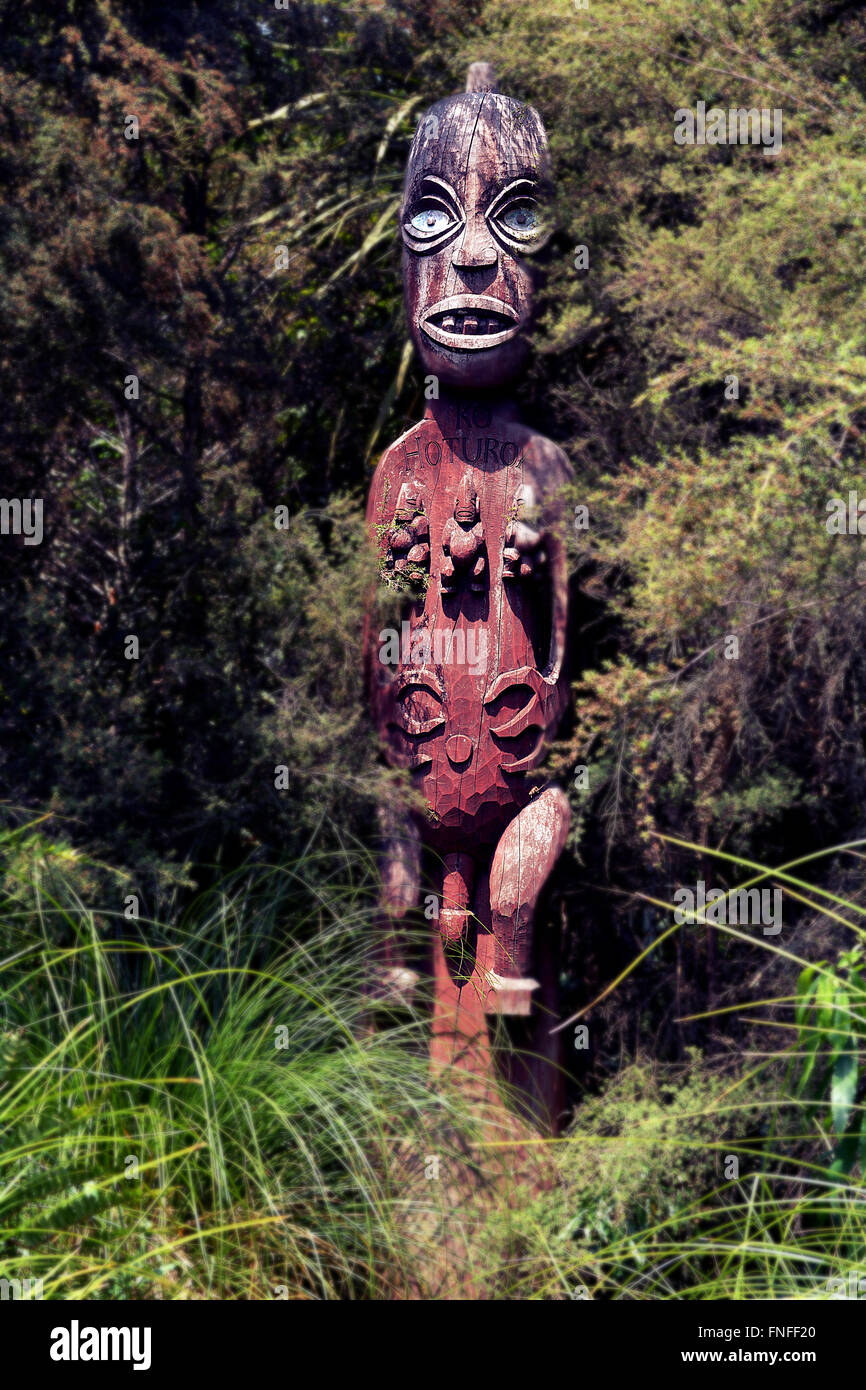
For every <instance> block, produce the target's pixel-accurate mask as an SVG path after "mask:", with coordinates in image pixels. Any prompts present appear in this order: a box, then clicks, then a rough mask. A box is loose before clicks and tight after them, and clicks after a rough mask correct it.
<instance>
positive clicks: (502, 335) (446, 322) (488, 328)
mask: <svg viewBox="0 0 866 1390" xmlns="http://www.w3.org/2000/svg"><path fill="white" fill-rule="evenodd" d="M421 327H422V329H423V330H424V332H425V333H426V334H427V336H428V338H432V339H433V341H434V342H436V343H442V344H443V345H444V346H445V347H448V348H451V349H452V351H454V352H478V351H479V350H481V349H484V348H493V347H498V346H499V344H500V343H507V342H508V339H509V338H513V337H514V335H515V334H516V332H517V330H518V328H519V327H520V324H519V322H518V318H517V314H516V313H515V312H514V310H513V309H512V308H511V306H510V305H509V304H505V303H503V301H502V300H501V299H493V298H492V296H491V295H487V294H454V295H451V297H450V298H449V299H440V300H439V302H438V304H434V305H433V306H432V308H430V309H428V310H427V313H426V314H425V315H424V318H423V319H422V321H421Z"/></svg>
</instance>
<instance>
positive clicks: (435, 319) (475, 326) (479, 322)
mask: <svg viewBox="0 0 866 1390" xmlns="http://www.w3.org/2000/svg"><path fill="white" fill-rule="evenodd" d="M430 322H431V323H432V324H434V325H435V326H436V327H438V328H441V329H442V330H443V331H444V332H446V333H453V334H455V336H458V337H463V336H469V337H473V338H475V337H483V336H486V335H487V334H489V333H502V332H504V331H505V330H506V329H508V328H512V327H513V326H514V325H513V323H512V322H511V321H510V320H509V319H507V318H506V317H505V315H504V314H501V315H493V314H479V313H478V312H477V311H476V310H469V309H454V310H449V311H448V312H447V313H445V314H434V315H433V316H432V318H431V319H430Z"/></svg>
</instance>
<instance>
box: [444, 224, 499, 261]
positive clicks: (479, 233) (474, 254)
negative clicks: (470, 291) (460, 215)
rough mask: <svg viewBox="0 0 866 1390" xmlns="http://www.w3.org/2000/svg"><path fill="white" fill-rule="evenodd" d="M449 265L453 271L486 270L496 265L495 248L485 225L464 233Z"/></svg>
mask: <svg viewBox="0 0 866 1390" xmlns="http://www.w3.org/2000/svg"><path fill="white" fill-rule="evenodd" d="M451 264H452V265H453V266H454V269H455V270H487V269H488V268H489V267H490V266H492V265H496V247H495V246H494V245H493V242H492V241H491V240H490V233H489V232H488V230H487V226H486V224H483V225H482V226H481V227H479V228H478V229H477V230H472V229H470V230H468V231H467V232H466V234H465V236H464V237H463V240H462V242H460V243H458V245H457V246H455V248H454V255H453V256H452V257H451Z"/></svg>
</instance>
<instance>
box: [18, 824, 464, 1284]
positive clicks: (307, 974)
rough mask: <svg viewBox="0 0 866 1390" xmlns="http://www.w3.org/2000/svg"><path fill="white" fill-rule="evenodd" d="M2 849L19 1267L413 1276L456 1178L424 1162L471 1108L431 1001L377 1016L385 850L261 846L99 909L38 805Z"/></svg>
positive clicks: (459, 1139) (293, 1280)
mask: <svg viewBox="0 0 866 1390" xmlns="http://www.w3.org/2000/svg"><path fill="white" fill-rule="evenodd" d="M0 864H2V866H3V875H4V877H3V890H2V901H0V1278H8V1279H10V1280H12V1279H25V1278H28V1277H30V1278H33V1279H41V1280H42V1289H43V1296H44V1297H46V1298H50V1297H60V1298H99V1297H122V1298H286V1297H288V1298H335V1297H342V1298H370V1297H378V1298H387V1297H405V1296H408V1294H409V1293H410V1292H417V1291H418V1289H419V1281H420V1282H423V1276H422V1274H421V1273H419V1271H420V1270H422V1269H423V1265H424V1259H425V1254H424V1251H423V1249H422V1248H420V1247H419V1243H418V1235H417V1233H418V1231H419V1230H420V1231H421V1241H422V1245H423V1234H424V1231H425V1230H428V1229H429V1230H430V1231H432V1229H433V1226H432V1225H431V1223H430V1221H429V1220H428V1219H427V1218H428V1216H429V1213H430V1211H431V1210H432V1209H433V1208H434V1207H435V1206H436V1203H437V1201H440V1200H441V1198H440V1194H441V1193H442V1192H443V1185H442V1184H436V1183H433V1182H427V1183H426V1184H424V1182H423V1180H422V1181H420V1182H419V1181H418V1180H417V1178H418V1174H419V1173H420V1174H421V1175H422V1179H423V1168H424V1156H425V1155H427V1154H428V1153H429V1152H431V1150H432V1151H434V1152H435V1153H437V1154H439V1155H444V1154H446V1153H447V1152H448V1151H449V1147H450V1146H453V1145H457V1147H458V1148H459V1150H460V1152H461V1154H465V1152H466V1151H467V1145H468V1144H469V1143H471V1140H470V1138H469V1137H468V1136H469V1129H470V1128H471V1122H470V1121H469V1119H468V1117H467V1115H466V1113H465V1111H464V1110H462V1109H461V1103H460V1099H459V1094H455V1093H454V1092H453V1091H449V1089H448V1087H447V1085H445V1084H440V1085H438V1086H437V1087H436V1088H435V1089H434V1088H433V1087H431V1085H430V1083H429V1079H428V1076H427V1065H426V1055H425V1047H424V1030H423V1020H422V1018H421V1017H415V1018H412V1017H404V1018H403V1021H402V1022H399V1021H397V1022H393V1023H392V1026H391V1027H390V1028H387V1029H384V1030H379V1031H375V1032H373V1031H371V1030H369V1029H368V1028H367V1027H366V1026H365V1024H366V1021H365V1018H364V1015H363V990H362V988H361V984H362V981H363V978H364V975H365V972H366V969H367V963H368V949H369V939H370V931H371V924H370V904H371V900H372V898H371V891H370V890H371V885H372V883H373V869H372V866H371V865H370V864H369V863H367V862H366V861H365V860H364V859H363V857H362V856H360V855H356V854H353V855H346V856H337V857H335V859H334V860H333V861H323V860H315V859H314V857H312V856H311V857H310V858H309V859H308V861H307V862H306V863H305V865H303V866H301V868H291V867H289V868H283V869H269V868H250V869H247V870H245V871H244V872H243V873H240V874H238V875H236V876H235V877H234V878H232V879H229V880H227V881H225V882H222V883H221V884H220V885H219V886H218V887H217V888H215V889H212V890H210V891H209V892H207V893H205V894H202V895H200V896H199V897H198V898H197V899H196V900H195V901H194V902H193V903H192V905H191V906H189V907H188V908H187V909H186V910H185V911H183V912H176V913H174V914H173V916H172V917H171V918H170V919H169V920H145V919H143V918H142V919H138V920H136V919H131V920H130V919H128V918H127V917H126V916H125V915H124V908H123V903H124V900H125V894H127V893H128V891H129V890H128V888H126V887H119V888H118V889H117V892H116V897H117V903H118V906H117V910H116V911H113V912H107V911H106V910H105V908H104V906H102V907H101V909H100V910H99V911H95V910H94V909H93V908H92V906H90V905H89V904H88V903H87V902H86V901H84V899H83V896H82V887H81V885H82V881H83V882H85V883H88V882H89V876H88V872H87V870H88V866H87V864H86V861H84V860H81V859H80V858H79V857H78V856H76V855H75V854H74V852H72V851H71V850H69V849H68V848H64V847H63V846H62V845H58V844H54V843H52V842H51V841H49V840H46V839H45V838H43V836H42V834H41V832H40V831H39V829H37V828H35V827H34V826H32V825H31V826H27V827H23V828H22V829H20V830H17V831H7V832H5V833H4V834H3V835H2V837H0ZM105 896H106V893H105V888H104V886H103V889H102V897H103V900H104V898H105ZM413 1175H414V1176H413ZM419 1212H420V1213H422V1215H423V1217H424V1219H423V1220H421V1221H420V1222H419V1220H418V1219H417V1217H418V1213H419ZM425 1222H426V1225H425ZM413 1223H414V1225H413ZM433 1224H434V1225H435V1223H433ZM413 1229H414V1230H415V1233H416V1234H415V1238H412V1237H411V1234H410V1232H411V1230H413Z"/></svg>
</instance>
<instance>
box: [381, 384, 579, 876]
mask: <svg viewBox="0 0 866 1390" xmlns="http://www.w3.org/2000/svg"><path fill="white" fill-rule="evenodd" d="M569 476H570V468H569V465H568V463H567V461H566V459H565V456H564V455H563V454H562V452H561V451H560V450H559V449H557V448H556V446H555V445H553V444H551V442H550V441H549V440H547V439H545V438H544V437H543V436H541V435H538V434H536V433H535V432H533V431H532V430H530V429H528V428H527V427H526V426H524V425H522V424H520V423H519V422H518V421H517V420H516V419H515V418H514V412H513V411H511V410H509V409H508V408H506V407H503V408H501V409H497V408H495V407H494V408H492V409H491V407H490V406H488V405H477V404H475V405H466V404H464V403H463V402H460V403H459V404H457V403H452V402H432V403H431V407H430V409H429V411H428V414H427V416H426V417H425V418H424V419H423V420H422V421H421V422H420V423H419V424H417V425H415V426H414V427H413V428H412V429H411V430H409V432H408V433H407V434H405V435H404V436H403V437H402V438H401V439H399V440H397V442H396V443H395V444H393V445H392V446H391V448H390V449H388V451H387V452H386V453H385V455H384V456H383V458H382V460H381V462H380V464H379V467H378V469H377V471H376V475H375V478H374V480H373V486H372V488H371V492H370V501H369V508H368V519H369V522H370V525H371V527H372V528H374V530H375V533H376V535H377V537H378V539H379V554H380V563H381V566H382V572H383V575H384V576H385V577H386V578H389V577H391V578H393V579H394V580H397V581H398V582H401V586H402V587H404V588H405V590H406V591H407V592H408V594H409V595H410V596H411V599H412V602H411V604H410V608H409V612H408V614H407V616H406V620H405V623H404V625H403V626H402V629H401V632H400V642H399V654H397V653H395V651H394V646H393V644H392V646H391V649H390V651H388V650H386V649H385V647H384V645H383V647H382V650H381V653H380V657H381V655H384V656H386V657H387V656H391V657H393V656H395V655H396V656H397V659H396V661H393V660H391V661H387V662H386V661H384V660H382V659H379V660H377V661H376V662H375V663H374V667H375V673H376V674H375V681H374V686H375V693H374V699H375V702H376V712H377V715H378V721H379V723H380V727H381V728H382V731H383V733H384V735H385V739H386V744H387V750H388V756H389V760H390V761H391V762H393V763H394V764H395V765H397V766H408V767H411V768H412V769H413V773H414V777H415V779H416V781H417V784H418V786H419V787H420V789H421V790H422V791H423V793H424V796H425V799H426V801H427V805H428V808H429V811H428V819H429V827H428V830H427V832H426V838H428V839H429V840H430V842H431V843H433V844H435V845H436V846H437V848H438V849H439V850H440V851H441V852H445V851H447V850H449V849H451V848H459V847H461V846H462V845H465V844H466V842H467V841H471V842H476V843H478V844H490V843H493V842H494V841H495V840H496V839H497V837H498V835H499V834H500V833H501V831H502V829H503V827H504V826H505V825H506V824H507V822H508V821H509V820H510V819H511V817H512V816H513V815H514V814H515V812H516V811H517V810H519V809H520V808H521V807H522V806H524V805H526V803H527V801H528V799H529V796H530V792H531V783H530V782H528V781H527V774H528V773H529V772H531V771H532V770H533V769H534V768H536V767H537V766H538V764H539V762H540V761H541V758H542V756H543V752H544V745H545V741H546V738H547V737H548V736H549V735H550V734H551V733H552V732H553V730H554V728H555V726H556V724H557V722H558V720H559V717H560V715H561V713H562V709H563V705H564V700H565V685H564V677H563V671H562V662H561V656H562V651H561V648H562V636H563V634H562V631H561V628H562V621H563V619H564V598H563V595H562V594H560V593H558V592H557V583H556V577H555V574H554V573H553V571H552V567H551V560H552V559H553V560H554V561H555V558H556V554H555V551H554V553H553V554H551V553H550V552H551V550H552V548H553V547H554V546H555V545H556V541H555V538H554V537H553V533H552V530H551V527H552V526H553V524H554V523H555V520H556V518H557V516H558V494H559V491H560V489H561V487H562V485H563V484H564V483H565V482H566V481H567V479H568V477H569ZM410 510H411V511H412V513H413V515H412V516H411V518H410V516H409V512H410ZM410 540H411V541H412V542H414V544H412V545H411V546H407V542H409V541H410ZM395 542H396V544H395ZM412 555H414V559H407V556H412ZM554 569H555V565H554ZM560 609H562V610H563V611H562V612H560Z"/></svg>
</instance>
